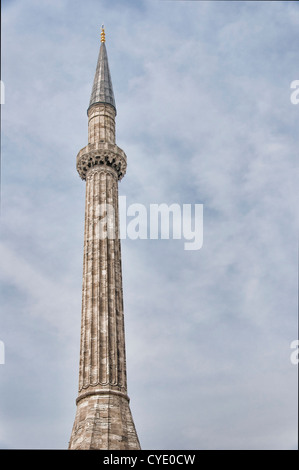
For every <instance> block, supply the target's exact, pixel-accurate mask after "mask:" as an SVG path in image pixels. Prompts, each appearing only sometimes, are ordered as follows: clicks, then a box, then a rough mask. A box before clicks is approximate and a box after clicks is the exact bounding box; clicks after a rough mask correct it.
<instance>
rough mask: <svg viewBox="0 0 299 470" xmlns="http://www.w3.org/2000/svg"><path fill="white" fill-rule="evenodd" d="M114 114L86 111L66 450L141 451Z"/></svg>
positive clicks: (101, 107) (122, 167) (122, 164)
mask: <svg viewBox="0 0 299 470" xmlns="http://www.w3.org/2000/svg"><path fill="white" fill-rule="evenodd" d="M101 47H102V46H101ZM105 54H106V49H105V50H104V51H103V50H101V51H100V56H101V57H102V56H104V59H105V61H106V62H107V57H106V56H105ZM97 73H101V67H100V65H99V63H98V67H97ZM94 83H101V77H98V80H95V82H94ZM92 93H93V94H94V95H95V93H96V90H93V92H92ZM110 95H111V94H110ZM110 95H109V93H108V95H107V96H110ZM95 96H96V95H95ZM101 96H102V95H101ZM115 114H116V111H115V108H114V107H113V106H112V105H111V104H108V103H94V104H92V105H91V106H90V107H89V109H88V118H89V122H88V145H87V146H86V147H85V148H84V149H82V150H80V152H79V154H78V156H77V170H78V173H79V175H80V177H81V178H82V179H84V180H86V200H85V229H84V255H83V287H82V317H81V345H80V364H79V393H78V398H77V401H76V403H77V411H76V417H75V422H74V425H73V430H72V434H71V439H70V442H69V449H130V450H133V449H140V444H139V440H138V437H137V433H136V430H135V426H134V422H133V419H132V415H131V411H130V407H129V398H128V395H127V373H126V352H125V332H124V313H123V288H122V269H121V246H120V238H119V213H118V180H119V179H121V178H122V177H123V176H124V174H125V172H126V155H125V153H124V152H123V151H122V150H121V149H120V148H119V147H117V145H115ZM107 205H108V206H109V208H110V209H109V211H108V206H107ZM105 210H106V212H105ZM108 212H109V213H108Z"/></svg>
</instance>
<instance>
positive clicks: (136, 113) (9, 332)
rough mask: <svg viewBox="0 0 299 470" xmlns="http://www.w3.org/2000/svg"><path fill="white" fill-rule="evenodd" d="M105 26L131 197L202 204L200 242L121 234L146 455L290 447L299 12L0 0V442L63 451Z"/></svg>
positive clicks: (218, 5)
mask: <svg viewBox="0 0 299 470" xmlns="http://www.w3.org/2000/svg"><path fill="white" fill-rule="evenodd" d="M102 23H104V24H105V29H106V47H107V52H108V58H109V65H110V71H111V75H112V81H113V87H114V94H115V100H116V106H117V119H116V142H117V144H118V145H119V147H121V148H122V149H123V150H124V151H125V152H126V154H127V158H128V168H127V174H126V176H125V178H124V179H123V180H122V181H121V182H120V185H119V190H120V195H122V196H126V198H127V205H130V204H133V203H140V204H144V205H145V206H146V207H149V205H150V204H152V203H167V204H171V203H177V204H180V205H182V204H192V205H194V204H203V212H204V221H203V232H204V236H203V246H202V248H201V249H200V250H197V251H187V250H184V241H183V240H171V239H170V240H161V239H158V240H149V239H147V240H130V239H126V240H123V241H122V264H123V283H124V309H125V327H126V350H127V371H128V393H129V396H130V398H131V409H132V413H133V417H134V421H135V425H136V428H137V432H138V435H139V439H140V442H141V446H142V448H143V449H295V448H297V367H296V366H295V365H293V364H292V363H291V361H290V355H291V352H292V350H291V349H290V343H291V342H292V341H294V340H295V339H297V337H298V330H297V297H298V289H297V280H298V276H297V269H298V267H297V246H298V120H299V105H294V104H292V103H291V101H290V95H291V90H290V83H291V82H292V81H293V80H299V68H298V63H299V47H298V44H299V5H298V3H296V2H254V1H252V2H224V1H223V2H201V1H192V2H191V1H190V2H187V1H186V2H185V1H163V0H156V1H155V0H138V1H133V0H132V1H126V2H123V1H113V2H111V1H108V0H104V1H103V0H85V1H84V2H71V1H70V0H56V1H54V2H53V1H50V0H27V1H26V2H23V1H21V0H6V1H3V0H2V80H3V81H4V84H5V104H4V105H2V107H1V113H2V149H1V150H2V151H1V244H0V256H1V271H0V272H1V316H0V340H1V341H3V343H4V345H5V364H3V365H0V393H1V400H0V448H8V449H11V448H12V449H14V448H23V449H28V448H33V449H42V448H44V449H46V448H48V449H53V448H56V449H65V448H67V446H68V440H69V438H70V433H71V429H72V425H73V421H74V418H75V411H76V408H75V399H76V396H77V388H78V370H79V341H80V316H81V285H82V257H83V226H84V192H85V183H84V182H82V181H81V180H80V178H79V176H78V174H77V172H76V167H75V159H76V155H77V153H78V151H79V150H80V149H81V148H82V147H84V146H85V145H86V144H87V115H86V110H87V107H88V103H89V98H90V93H91V88H92V83H93V78H94V73H95V68H96V62H97V57H98V51H99V46H100V27H101V24H102Z"/></svg>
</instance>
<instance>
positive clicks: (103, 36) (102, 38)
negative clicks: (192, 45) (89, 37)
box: [101, 24, 105, 42]
mask: <svg viewBox="0 0 299 470" xmlns="http://www.w3.org/2000/svg"><path fill="white" fill-rule="evenodd" d="M101 42H105V29H104V25H103V24H102V31H101Z"/></svg>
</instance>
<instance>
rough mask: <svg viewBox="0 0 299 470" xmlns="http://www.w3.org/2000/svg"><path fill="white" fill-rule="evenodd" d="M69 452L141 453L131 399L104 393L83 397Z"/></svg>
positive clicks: (77, 413)
mask: <svg viewBox="0 0 299 470" xmlns="http://www.w3.org/2000/svg"><path fill="white" fill-rule="evenodd" d="M86 395H87V394H86ZM69 449H70V450H140V444H139V440H138V437H137V433H136V429H135V425H134V422H133V418H132V415H131V410H130V406H129V401H128V397H126V396H124V395H123V394H116V393H107V394H102V393H101V394H99V395H98V394H92V395H89V396H88V395H87V396H85V398H81V399H80V401H79V402H78V404H77V412H76V418H75V422H74V426H73V430H72V435H71V439H70V442H69Z"/></svg>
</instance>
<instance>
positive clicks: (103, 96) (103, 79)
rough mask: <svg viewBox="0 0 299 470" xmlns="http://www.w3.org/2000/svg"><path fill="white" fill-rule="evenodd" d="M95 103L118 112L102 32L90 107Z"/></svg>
mask: <svg viewBox="0 0 299 470" xmlns="http://www.w3.org/2000/svg"><path fill="white" fill-rule="evenodd" d="M95 103H106V104H111V106H113V107H114V109H115V111H116V106H115V100H114V93H113V87H112V81H111V76H110V70H109V64H108V56H107V50H106V45H105V35H103V30H102V42H101V47H100V52H99V57H98V63H97V68H96V73H95V77H94V81H93V87H92V92H91V97H90V101H89V107H90V106H91V105H93V104H95Z"/></svg>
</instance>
